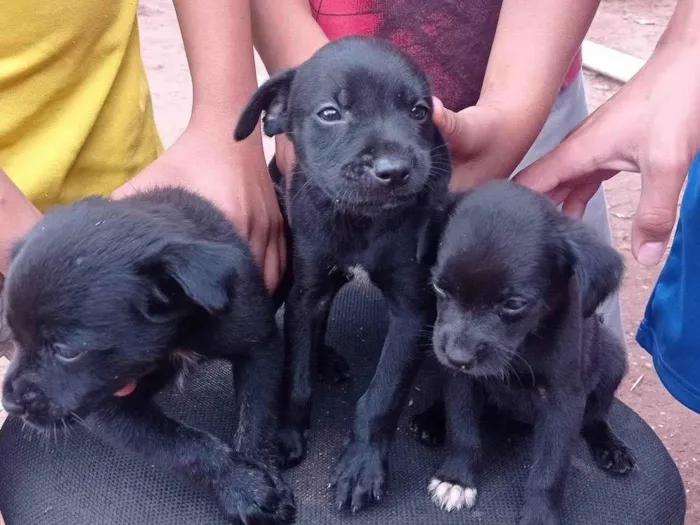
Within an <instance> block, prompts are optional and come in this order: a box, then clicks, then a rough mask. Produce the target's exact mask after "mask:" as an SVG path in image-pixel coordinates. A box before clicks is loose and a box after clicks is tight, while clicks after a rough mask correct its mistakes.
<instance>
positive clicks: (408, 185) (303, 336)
mask: <svg viewBox="0 0 700 525" xmlns="http://www.w3.org/2000/svg"><path fill="white" fill-rule="evenodd" d="M431 110H432V101H431V91H430V87H429V83H428V81H427V78H426V76H425V75H424V74H423V73H422V72H421V71H420V70H419V69H418V68H417V67H416V66H415V65H413V63H412V62H410V61H409V60H408V59H407V58H406V57H405V56H404V55H402V54H400V53H399V52H398V51H396V50H395V49H394V48H392V47H391V46H389V44H386V43H384V42H381V41H378V40H374V39H368V38H357V37H353V38H346V39H341V40H337V41H335V42H332V43H330V44H328V45H327V46H325V47H324V48H323V49H321V50H320V51H319V52H317V53H316V54H315V55H314V56H313V57H312V58H311V59H310V60H308V61H307V62H306V63H304V64H303V65H301V66H300V67H299V68H297V69H295V70H290V71H285V72H283V73H280V74H279V75H277V76H275V77H273V78H272V79H271V80H269V81H268V82H267V83H266V84H264V85H263V86H262V87H261V88H260V90H259V91H258V92H257V93H256V95H255V96H254V98H253V99H252V101H251V103H250V105H249V106H248V107H247V109H246V110H245V111H244V112H243V115H242V117H241V119H240V122H239V123H238V126H237V128H236V131H235V137H236V138H237V139H242V138H244V137H246V136H248V135H249V134H250V133H252V131H253V129H254V128H255V126H256V123H257V121H258V119H259V117H260V115H261V114H262V113H263V112H264V113H265V118H264V123H265V125H264V129H265V130H266V132H267V133H268V134H276V133H280V132H285V133H286V134H287V135H288V137H289V138H290V139H291V141H292V143H293V144H294V149H295V153H296V161H297V162H296V167H295V168H294V173H293V177H292V181H291V188H290V190H289V191H288V192H287V198H286V202H285V206H284V207H285V208H286V211H287V214H288V218H289V220H290V222H291V226H292V228H291V233H292V239H293V241H292V250H293V252H292V257H291V259H290V260H292V271H293V279H292V284H291V290H290V293H289V297H288V300H287V304H286V310H285V311H286V317H285V332H286V342H287V355H288V359H289V361H288V368H287V372H288V374H287V388H288V390H287V394H288V395H287V399H288V401H289V406H288V407H287V409H286V410H285V411H284V412H283V413H284V414H285V415H286V419H285V421H284V428H283V431H282V439H281V441H282V446H283V449H284V453H285V455H286V456H287V461H288V464H294V463H297V462H299V461H301V460H302V459H303V456H304V454H305V452H306V432H307V430H308V428H309V426H310V421H309V417H310V407H311V394H312V389H313V382H312V380H313V377H312V373H311V371H312V370H314V368H315V367H316V366H317V363H318V362H319V361H322V360H323V359H324V357H323V356H321V355H319V354H320V353H321V352H322V351H323V352H324V353H325V352H327V350H325V349H324V347H323V340H324V332H325V328H326V322H327V318H328V313H329V310H330V307H331V302H332V300H333V297H334V296H335V295H336V293H337V292H338V290H339V289H340V288H341V287H342V286H343V285H344V284H345V283H346V282H347V281H348V279H349V278H350V277H351V269H352V268H353V267H356V266H358V265H360V266H362V267H363V268H364V269H365V270H366V271H367V272H368V273H369V275H370V277H371V279H372V281H373V282H374V283H375V284H376V285H377V286H378V287H379V288H380V289H381V291H382V292H383V294H384V296H385V298H386V299H387V302H388V304H389V315H390V325H389V333H388V335H387V338H386V341H385V343H384V348H383V350H382V356H381V359H380V362H379V365H378V368H377V372H376V376H375V378H374V380H373V381H372V383H371V384H370V386H369V388H368V390H367V391H366V393H365V394H364V395H363V396H362V398H361V399H360V401H359V403H358V405H357V411H356V418H355V423H354V428H353V431H352V435H351V438H350V440H349V443H348V446H347V448H346V449H345V452H344V453H343V455H342V457H341V459H340V461H339V463H338V465H337V468H336V470H335V474H334V476H333V483H334V485H335V487H336V502H337V504H338V506H339V507H345V506H348V507H350V508H351V509H352V510H353V511H356V510H358V509H360V508H361V507H363V506H364V505H365V504H367V503H369V502H370V501H371V500H375V499H379V498H381V496H382V495H383V493H384V490H385V485H386V459H387V449H388V446H389V443H390V441H391V439H392V437H393V433H394V430H395V428H396V422H397V419H398V416H399V413H400V410H401V407H402V402H403V399H404V398H405V396H406V393H407V390H408V388H409V385H410V383H411V380H412V377H413V375H414V374H415V372H416V369H417V366H418V364H419V357H420V355H421V348H420V347H421V345H426V344H428V341H426V340H425V333H426V332H427V330H426V327H429V326H431V325H432V323H433V319H434V299H433V298H432V297H431V293H430V290H429V269H428V266H427V265H426V264H424V263H423V262H422V261H420V260H419V252H418V250H419V246H418V244H419V243H418V238H419V236H420V234H421V233H422V232H423V231H424V228H425V226H426V218H427V216H428V214H429V212H430V210H431V209H432V208H434V207H435V206H436V205H437V204H438V203H439V202H441V200H442V198H443V197H444V196H445V195H446V194H447V185H448V182H449V166H450V164H449V155H448V153H447V148H446V146H445V143H444V141H443V139H442V137H441V136H440V134H439V132H438V131H437V129H436V128H435V127H434V126H433V124H432V120H431V115H430V114H431ZM333 360H335V361H337V357H335V356H334V357H333Z"/></svg>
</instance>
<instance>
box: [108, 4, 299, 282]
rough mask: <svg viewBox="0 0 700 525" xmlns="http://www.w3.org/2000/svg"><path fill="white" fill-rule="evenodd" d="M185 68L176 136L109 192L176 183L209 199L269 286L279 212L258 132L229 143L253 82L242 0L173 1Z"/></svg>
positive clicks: (279, 253)
mask: <svg viewBox="0 0 700 525" xmlns="http://www.w3.org/2000/svg"><path fill="white" fill-rule="evenodd" d="M174 4H175V9H176V12H177V16H178V21H179V23H180V29H181V31H182V37H183V41H184V45H185V51H186V53H187V60H188V63H189V67H190V72H191V74H192V86H193V105H192V114H191V117H190V122H189V124H188V126H187V129H186V130H185V132H184V133H183V134H182V136H181V137H180V138H179V139H178V140H177V141H176V142H175V144H174V145H173V146H171V147H170V148H169V149H168V150H167V151H166V152H165V153H164V154H163V155H162V156H161V157H160V158H159V159H158V160H156V161H155V162H153V164H151V165H150V166H149V167H147V168H146V169H145V170H144V171H142V172H141V173H140V174H138V175H137V176H136V177H134V179H132V180H131V181H130V182H128V183H127V184H125V185H124V186H123V187H121V188H119V189H118V190H116V191H115V192H114V196H115V197H117V198H119V197H124V196H126V195H129V194H132V193H134V192H136V191H140V190H144V189H147V188H149V187H153V186H157V185H181V186H184V187H186V188H188V189H190V190H192V191H195V192H197V193H199V194H201V195H202V196H203V197H206V198H208V199H209V200H211V201H212V202H214V203H215V204H216V205H217V206H218V207H219V208H220V209H221V210H222V211H223V212H224V213H225V214H226V216H227V217H228V218H229V219H230V220H231V221H232V222H233V224H234V225H235V226H236V228H237V229H238V231H239V233H240V234H241V235H242V236H243V237H244V238H246V239H247V240H248V241H249V243H250V246H251V249H252V251H253V254H254V255H255V258H256V260H257V261H258V262H259V263H260V265H261V267H262V268H263V270H264V273H265V280H266V283H267V285H268V287H269V288H270V289H274V288H275V287H276V286H277V283H278V282H279V279H280V276H281V274H282V272H283V269H284V265H285V262H286V261H285V257H286V251H285V249H284V232H283V228H282V217H281V214H280V211H279V207H278V205H277V199H276V197H275V193H274V189H273V187H272V183H271V181H270V178H269V175H268V172H267V167H266V165H265V157H264V155H263V149H262V139H261V137H260V134H259V133H256V134H255V135H254V137H251V139H250V140H247V141H245V142H242V143H234V142H233V139H232V136H231V134H232V130H233V128H234V127H235V124H236V121H237V119H238V115H239V114H240V112H241V110H242V109H243V107H244V106H245V104H246V103H247V102H248V100H249V98H250V97H251V96H252V94H253V92H254V91H255V88H256V84H257V83H256V76H255V65H254V61H253V40H252V34H251V26H250V9H249V3H248V1H247V0H237V1H234V2H230V1H227V0H199V1H197V2H194V1H192V0H174Z"/></svg>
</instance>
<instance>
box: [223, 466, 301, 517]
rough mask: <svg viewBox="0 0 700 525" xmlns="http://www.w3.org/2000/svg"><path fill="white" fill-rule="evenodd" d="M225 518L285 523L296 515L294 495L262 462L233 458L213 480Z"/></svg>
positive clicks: (273, 471)
mask: <svg viewBox="0 0 700 525" xmlns="http://www.w3.org/2000/svg"><path fill="white" fill-rule="evenodd" d="M214 491H215V495H216V498H217V501H218V503H219V506H220V507H221V510H222V511H223V513H224V515H225V516H226V519H227V520H229V521H231V522H233V523H237V524H239V523H245V524H246V525H271V524H274V525H287V524H290V523H294V521H295V519H296V505H295V503H294V495H293V494H292V491H291V489H290V488H289V486H288V485H287V484H286V483H285V482H284V480H282V478H281V477H280V476H279V474H278V473H277V472H276V471H275V470H273V469H270V468H268V467H266V466H265V465H263V464H262V463H259V462H257V461H253V460H251V459H246V460H243V461H241V460H240V459H237V460H235V463H234V464H233V465H232V467H231V468H230V469H228V470H227V472H226V473H225V474H224V475H222V476H221V477H220V478H219V479H218V480H216V482H215V483H214Z"/></svg>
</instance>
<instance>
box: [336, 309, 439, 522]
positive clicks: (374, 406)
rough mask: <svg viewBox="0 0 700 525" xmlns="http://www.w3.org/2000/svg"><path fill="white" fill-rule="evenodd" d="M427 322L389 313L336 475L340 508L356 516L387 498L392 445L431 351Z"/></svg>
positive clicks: (409, 316) (337, 500) (411, 316)
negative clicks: (426, 352)
mask: <svg viewBox="0 0 700 525" xmlns="http://www.w3.org/2000/svg"><path fill="white" fill-rule="evenodd" d="M423 321H425V319H424V318H421V317H417V316H415V315H406V314H401V313H391V312H390V320H389V331H388V334H387V336H386V340H385V341H384V348H383V349H382V354H381V357H380V359H379V364H378V365H377V370H376V372H375V375H374V377H373V378H372V381H371V383H370V385H369V387H368V388H367V391H366V392H365V393H364V395H363V396H362V397H361V398H360V400H359V402H358V403H357V408H356V412H355V422H354V427H353V431H352V434H351V438H350V440H349V442H348V444H347V445H346V448H345V451H344V452H343V455H342V456H341V458H340V460H339V462H338V464H337V465H336V468H335V473H334V475H333V479H332V484H333V485H334V486H335V488H336V504H337V506H338V508H341V509H342V508H343V507H345V506H349V507H350V509H351V510H352V512H357V511H358V510H360V509H362V507H364V506H365V505H366V504H367V503H368V502H369V501H371V500H379V499H381V498H382V497H383V495H384V492H385V489H386V475H387V454H388V449H389V444H390V442H391V439H392V437H393V435H394V432H395V430H396V425H397V423H398V419H399V415H400V414H401V409H402V408H403V403H404V401H405V399H406V396H407V394H408V390H409V388H410V386H411V383H412V381H413V379H414V377H415V374H416V371H417V369H418V367H419V366H420V357H421V351H422V350H423V351H424V349H425V348H427V341H425V337H424V333H425V326H427V323H424V322H423ZM421 342H423V343H424V345H423V348H421Z"/></svg>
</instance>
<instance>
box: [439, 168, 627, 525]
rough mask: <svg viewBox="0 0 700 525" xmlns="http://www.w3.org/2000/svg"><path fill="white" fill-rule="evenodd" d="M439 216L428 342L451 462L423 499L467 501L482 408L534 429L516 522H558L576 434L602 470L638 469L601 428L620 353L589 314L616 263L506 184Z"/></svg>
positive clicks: (604, 249)
mask: <svg viewBox="0 0 700 525" xmlns="http://www.w3.org/2000/svg"><path fill="white" fill-rule="evenodd" d="M445 220H446V225H445V227H444V231H443V234H442V237H441V239H440V243H439V249H438V255H437V263H436V267H435V269H434V275H433V282H434V288H435V293H436V295H437V298H438V315H437V321H436V323H435V329H434V332H433V343H434V352H435V355H436V356H437V358H438V360H439V361H440V363H442V364H443V365H444V366H445V367H446V368H447V370H446V371H445V377H446V379H445V408H446V416H447V436H446V438H447V439H446V447H447V449H446V450H447V452H446V454H447V457H446V458H445V461H444V463H443V465H442V466H441V467H440V469H439V470H438V471H437V472H436V474H435V475H434V477H433V480H432V481H431V483H430V487H429V490H430V494H431V496H432V498H433V499H434V501H435V502H436V503H437V504H438V505H439V506H441V507H442V508H445V509H447V510H456V509H460V508H463V507H471V506H472V505H474V503H475V501H476V495H477V484H476V468H477V464H478V460H479V455H480V448H481V445H480V437H479V421H480V417H481V415H482V413H483V411H484V409H485V407H486V406H489V408H494V409H496V410H497V411H499V414H501V415H502V417H504V418H513V419H514V420H517V421H520V422H524V423H528V424H533V425H534V438H533V446H534V450H533V462H532V467H531V472H530V475H529V478H528V481H527V486H526V491H525V502H524V507H523V510H522V517H521V521H520V523H521V525H545V524H546V525H556V524H559V523H561V521H560V517H559V506H560V496H561V493H562V489H563V487H564V482H565V480H566V477H567V470H568V467H569V464H570V462H571V455H572V453H573V447H574V445H575V444H576V442H577V440H578V438H579V435H581V434H582V435H583V437H584V438H585V440H586V441H587V442H588V444H589V445H590V447H591V449H592V451H593V453H594V456H595V459H596V461H597V462H598V464H599V465H600V466H601V467H602V468H604V469H606V470H608V471H610V472H612V473H615V474H626V473H628V472H630V471H631V470H632V469H633V468H634V464H635V463H634V459H633V457H632V455H631V453H630V451H629V450H628V449H627V447H626V446H625V445H624V443H622V441H620V439H618V438H617V437H616V436H615V434H614V433H613V431H612V430H611V428H610V427H609V425H608V423H607V422H606V416H607V412H608V409H609V408H610V405H611V403H612V401H613V394H614V392H615V390H616V389H617V387H618V385H619V384H620V381H621V380H622V378H623V376H624V374H625V370H626V352H625V349H624V346H623V344H622V343H621V342H620V341H618V340H617V339H616V338H615V336H614V335H613V334H612V332H610V330H609V329H608V328H606V327H605V326H604V325H603V324H602V322H601V320H600V319H599V316H598V315H596V313H595V311H596V308H597V307H598V306H599V305H600V304H601V303H602V302H603V301H604V300H605V299H606V298H607V297H608V296H609V295H610V294H612V293H613V292H614V291H615V290H616V289H617V288H618V286H619V284H620V281H621V278H622V274H623V270H624V268H623V263H622V259H621V257H620V256H619V255H618V254H617V252H616V251H615V250H614V249H613V248H611V247H609V246H607V245H605V244H604V243H603V242H602V241H600V240H599V239H597V238H596V237H595V236H594V234H593V233H592V232H590V231H588V230H587V229H586V228H585V226H583V225H582V224H581V223H579V222H576V221H573V220H571V219H569V218H567V217H565V216H564V215H563V214H562V213H560V212H559V211H558V210H557V209H556V207H555V206H554V205H553V204H552V203H551V202H550V201H549V199H547V198H546V197H545V196H542V195H540V194H537V193H535V192H532V191H530V190H528V189H526V188H523V187H520V186H517V185H516V184H514V183H511V182H503V181H500V182H492V183H488V184H486V185H484V186H483V187H481V188H479V189H477V190H475V191H473V192H470V193H466V194H464V195H462V196H459V197H457V198H456V199H455V201H454V203H451V204H450V206H449V207H448V214H447V217H446V219H445ZM433 411H436V409H435V408H433Z"/></svg>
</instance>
